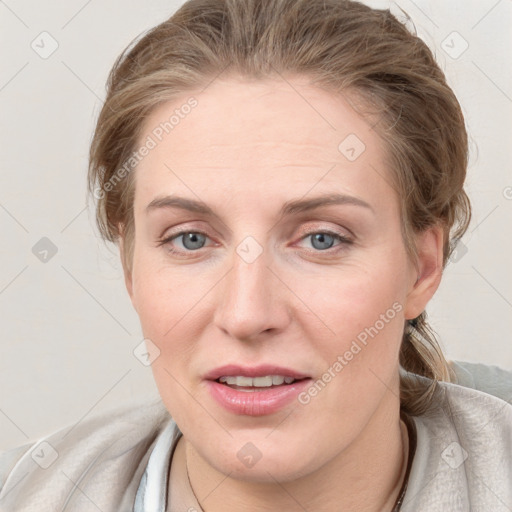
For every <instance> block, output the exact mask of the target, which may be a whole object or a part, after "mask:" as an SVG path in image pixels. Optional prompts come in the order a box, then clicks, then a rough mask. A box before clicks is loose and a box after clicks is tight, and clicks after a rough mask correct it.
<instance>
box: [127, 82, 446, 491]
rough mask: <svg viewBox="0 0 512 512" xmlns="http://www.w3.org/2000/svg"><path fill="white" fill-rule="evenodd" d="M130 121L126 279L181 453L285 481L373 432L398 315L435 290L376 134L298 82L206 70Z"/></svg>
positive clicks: (389, 396)
mask: <svg viewBox="0 0 512 512" xmlns="http://www.w3.org/2000/svg"><path fill="white" fill-rule="evenodd" d="M290 84H293V87H292V86H291V85H290ZM191 96H193V97H194V98H195V101H196V102H197V104H196V103H195V102H194V101H191V102H189V104H191V105H192V104H193V105H195V106H193V107H192V108H183V105H185V104H186V103H187V100H188V99H189V98H190V97H191ZM173 115H174V118H173V120H172V121H171V123H172V125H171V124H170V123H169V119H170V118H171V116H173ZM177 119H179V121H176V120H177ZM166 122H168V124H167V125H165V123H166ZM164 127H165V128H166V129H164ZM144 128H145V129H144V133H143V134H142V136H141V138H140V144H141V146H142V145H143V144H146V146H147V147H150V149H149V151H147V155H146V156H144V157H143V159H142V160H141V161H140V163H139V164H138V167H137V170H136V171H135V172H136V175H135V176H136V185H135V187H136V188H135V204H134V216H135V242H134V256H133V266H132V269H131V271H127V273H126V279H127V286H128V290H129V293H130V295H131V298H132V301H133V304H134V307H135V308H136V310H137V312H138V314H139V317H140V321H141V324H142V329H143V333H144V336H145V338H147V339H149V340H151V344H152V345H151V347H154V346H156V347H157V349H156V348H153V349H152V350H153V355H154V356H156V355H157V354H158V351H159V355H158V357H156V359H155V360H154V362H153V363H152V369H153V372H154V377H155V380H156V384H157V386H158V389H159V392H160V394H161V396H162V399H163V402H164V403H165V405H166V407H167V408H168V410H169V412H170V413H171V415H172V416H173V418H174V419H175V421H176V422H177V424H178V426H179V428H180V429H181V431H182V432H183V434H184V437H185V439H186V440H187V442H188V443H189V445H190V447H191V449H192V450H193V452H194V453H195V455H196V457H198V459H200V460H201V461H202V462H203V463H206V464H208V465H209V466H210V467H213V468H215V469H216V470H219V471H221V472H223V473H226V474H227V473H230V472H231V474H232V476H237V477H239V478H242V479H254V480H262V481H263V480H271V479H272V478H275V479H278V480H281V481H285V480H288V479H292V478H296V477H298V476H300V475H304V474H306V473H309V472H312V471H314V470H315V469H318V468H320V467H322V466H324V465H325V464H328V463H329V462H331V461H333V460H334V459H335V458H337V457H339V456H342V455H343V454H344V453H348V452H349V451H350V450H354V449H355V447H357V446H361V445H362V443H363V439H368V438H369V437H372V436H373V438H375V437H376V436H377V437H378V436H379V435H381V436H382V437H383V439H382V442H385V439H384V438H385V435H386V434H385V432H386V431H387V430H388V427H389V425H391V424H394V423H396V422H397V421H398V420H397V418H398V407H399V400H398V394H399V379H398V354H399V347H400V342H401V337H402V332H403V326H404V319H406V318H413V317H415V316H416V315H418V314H419V313H421V311H422V310H423V308H424V306H425V304H426V302H427V300H428V299H429V298H430V296H431V295H432V293H433V290H432V286H430V288H429V287H427V286H426V285H424V287H423V288H421V287H420V285H418V284H417V278H418V270H417V269H416V268H415V267H414V265H413V264H412V263H411V262H410V261H409V260H408V258H407V254H406V250H405V247H404V243H403V240H402V236H401V229H400V212H399V204H398V198H397V195H396V192H395V190H394V189H393V187H392V186H391V183H392V180H391V176H390V173H389V170H388V169H387V168H386V166H385V151H384V147H383V143H382V141H381V140H380V138H379V136H378V135H377V133H376V132H375V131H374V130H373V129H372V127H371V126H370V125H369V124H367V122H365V120H364V119H362V118H361V117H360V116H359V115H357V114H356V113H355V111H354V110H353V109H352V108H351V107H350V106H349V104H348V103H347V102H346V101H345V100H344V99H343V98H341V97H335V96H333V95H331V94H329V93H327V92H325V91H323V90H320V89H317V88H314V87H312V86H308V85H307V84H306V82H305V81H303V80H302V81H300V80H299V79H295V80H291V79H290V82H285V81H271V80H269V81H242V80H241V79H240V80H238V79H235V78H232V79H229V80H225V81H221V80H217V81H214V82H213V83H212V84H210V85H209V86H208V87H207V88H206V89H205V90H204V91H203V92H197V93H191V94H189V95H184V96H183V99H182V100H180V101H173V102H169V103H166V104H162V105H160V106H159V107H158V108H157V109H156V110H155V111H154V112H153V113H152V115H151V116H150V117H149V118H148V119H147V120H146V122H145V125H144ZM166 132H168V133H166ZM148 137H149V138H148ZM150 139H151V140H152V141H153V142H154V144H153V143H152V142H149V141H150ZM159 139H161V140H159ZM153 146H155V147H153ZM326 197H330V198H331V199H335V201H334V200H333V201H331V202H323V199H322V198H326ZM178 199H179V200H178ZM180 233H182V234H180ZM183 233H184V234H183ZM425 240H426V242H425V244H426V245H425V250H424V251H423V252H424V253H425V254H427V255H428V254H433V253H434V252H436V254H438V248H437V247H435V245H436V243H437V242H438V238H436V237H434V236H431V237H430V238H428V237H427V238H425ZM428 244H430V245H428ZM429 247H431V248H432V250H430V249H429ZM429 251H430V252H429ZM436 257H437V256H436ZM427 259H428V258H427ZM427 267H428V265H427V266H426V267H425V269H426V270H425V274H426V275H428V274H429V272H430V271H429V269H428V268H427ZM419 282H420V283H421V279H420V281H419ZM426 288H428V291H425V289H426ZM271 376H274V377H273V378H272V377H271ZM219 377H231V379H227V382H225V383H221V382H218V381H217V380H216V379H218V378H219ZM236 377H240V378H238V379H237V378H236ZM258 377H259V378H258ZM265 377H267V378H265ZM284 377H287V381H289V380H290V379H291V378H295V379H296V380H295V382H292V383H290V384H288V383H287V382H286V381H285V382H283V378H284ZM222 380H224V381H226V379H222ZM271 383H273V385H272V386H271V387H268V386H269V385H270V384H271ZM260 386H264V387H260Z"/></svg>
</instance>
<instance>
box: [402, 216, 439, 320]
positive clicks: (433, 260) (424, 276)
mask: <svg viewBox="0 0 512 512" xmlns="http://www.w3.org/2000/svg"><path fill="white" fill-rule="evenodd" d="M443 234H444V233H443V229H442V227H441V226H435V227H431V228H428V229H426V230H425V231H422V232H421V233H419V234H418V235H417V236H416V248H417V254H418V258H417V261H416V264H414V262H412V263H411V284H410V287H409V291H408V294H407V299H406V304H405V308H404V315H405V319H406V320H410V319H413V318H416V317H417V316H419V315H420V314H421V313H422V312H423V311H424V310H425V308H426V306H427V304H428V302H429V301H430V299H431V298H432V297H433V295H434V293H435V292H436V290H437V288H438V287H439V283H440V282H441V277H442V274H443Z"/></svg>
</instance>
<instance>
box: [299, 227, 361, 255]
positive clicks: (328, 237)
mask: <svg viewBox="0 0 512 512" xmlns="http://www.w3.org/2000/svg"><path fill="white" fill-rule="evenodd" d="M305 239H310V241H311V245H312V246H313V248H314V249H316V250H315V251H314V252H322V251H329V249H332V248H333V247H334V250H336V247H338V246H340V245H349V244H351V243H352V240H350V239H349V238H347V237H346V236H344V235H341V234H339V233H333V232H331V231H312V232H310V233H308V234H307V235H305V236H303V237H302V240H305ZM335 240H338V242H339V243H338V244H337V245H336V246H334V241H335Z"/></svg>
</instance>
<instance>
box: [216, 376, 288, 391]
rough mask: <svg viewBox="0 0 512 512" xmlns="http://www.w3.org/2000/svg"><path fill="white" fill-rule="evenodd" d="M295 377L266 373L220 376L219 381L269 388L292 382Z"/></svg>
mask: <svg viewBox="0 0 512 512" xmlns="http://www.w3.org/2000/svg"><path fill="white" fill-rule="evenodd" d="M294 380H295V379H294V378H293V377H283V376H282V375H266V376H265V377H254V378H252V377H244V376H236V377H235V376H231V375H226V376H223V377H220V378H219V382H222V383H224V384H227V385H228V386H242V387H255V388H269V387H270V386H280V385H281V384H283V382H285V383H286V384H291V383H292V382H293V381H294Z"/></svg>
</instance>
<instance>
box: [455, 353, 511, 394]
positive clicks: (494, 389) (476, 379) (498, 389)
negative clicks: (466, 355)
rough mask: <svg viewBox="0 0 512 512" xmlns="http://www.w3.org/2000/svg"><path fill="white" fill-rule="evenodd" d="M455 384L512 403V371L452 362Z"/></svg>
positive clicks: (491, 366) (484, 365)
mask: <svg viewBox="0 0 512 512" xmlns="http://www.w3.org/2000/svg"><path fill="white" fill-rule="evenodd" d="M450 368H451V369H452V370H453V372H454V374H455V382H456V383H457V384H459V385H461V386H464V387H466V388H473V389H478V390H480V391H484V392H485V393H488V394H490V395H493V396H496V397H498V398H501V399H502V400H505V401H506V402H512V371H508V370H505V369H503V368H500V367H499V366H494V365H486V364H481V363H467V362H464V361H450Z"/></svg>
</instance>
